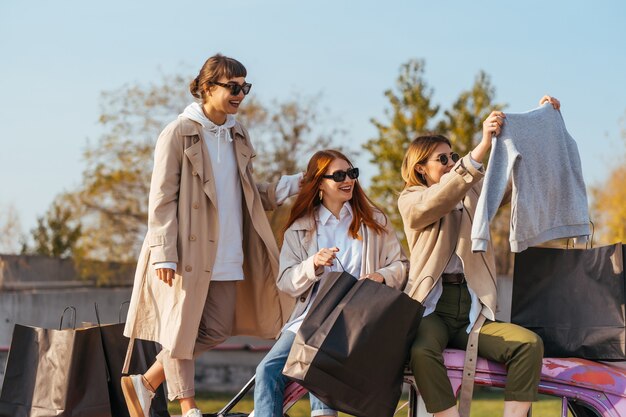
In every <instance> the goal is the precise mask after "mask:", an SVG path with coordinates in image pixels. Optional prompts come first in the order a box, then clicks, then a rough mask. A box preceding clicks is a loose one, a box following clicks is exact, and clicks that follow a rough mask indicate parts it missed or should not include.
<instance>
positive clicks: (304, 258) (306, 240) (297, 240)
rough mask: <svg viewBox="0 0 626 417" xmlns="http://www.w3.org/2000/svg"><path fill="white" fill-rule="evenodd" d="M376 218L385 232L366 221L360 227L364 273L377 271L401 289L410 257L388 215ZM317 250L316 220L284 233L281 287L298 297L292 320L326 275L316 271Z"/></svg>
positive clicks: (304, 220)
mask: <svg viewBox="0 0 626 417" xmlns="http://www.w3.org/2000/svg"><path fill="white" fill-rule="evenodd" d="M376 221H378V222H379V223H380V224H386V227H385V232H384V233H382V234H376V232H374V231H372V230H370V229H369V228H368V227H366V226H365V225H363V224H362V225H361V228H360V230H359V235H360V236H362V238H363V256H362V264H361V274H362V275H365V274H371V273H374V272H378V273H379V274H381V275H382V276H383V277H384V278H385V284H386V285H388V286H390V287H393V288H396V289H399V290H402V289H403V288H404V286H405V284H406V281H407V273H408V261H407V258H406V256H405V255H404V253H403V251H402V247H401V246H400V242H399V241H398V238H397V237H396V234H395V232H394V231H393V229H392V228H391V227H390V225H389V222H388V221H387V219H385V216H383V215H382V214H381V213H377V214H376ZM318 251H319V248H318V244H317V233H316V228H315V219H313V218H311V217H301V218H300V219H298V220H296V221H295V222H294V223H293V224H292V225H291V226H290V227H289V228H288V229H287V231H286V232H285V238H284V241H283V247H282V250H281V252H280V275H279V276H278V288H280V289H281V291H284V292H285V293H287V294H289V295H290V296H292V297H298V299H297V302H296V306H295V308H294V310H293V312H292V314H291V317H290V319H289V320H292V319H294V318H296V317H299V316H300V315H301V314H302V313H303V312H304V310H305V308H306V306H307V305H308V304H309V299H310V297H311V288H312V287H313V284H314V283H315V282H317V281H319V280H320V279H321V278H322V276H323V273H324V268H323V267H319V268H318V269H317V270H315V268H314V266H313V257H314V255H315V254H316V253H317V252H318Z"/></svg>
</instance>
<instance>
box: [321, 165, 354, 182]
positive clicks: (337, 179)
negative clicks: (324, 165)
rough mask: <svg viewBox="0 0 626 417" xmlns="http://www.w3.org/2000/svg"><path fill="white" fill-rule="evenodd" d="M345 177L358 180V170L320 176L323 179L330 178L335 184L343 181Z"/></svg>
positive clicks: (351, 169) (349, 169) (350, 169)
mask: <svg viewBox="0 0 626 417" xmlns="http://www.w3.org/2000/svg"><path fill="white" fill-rule="evenodd" d="M346 175H347V176H348V178H351V179H353V180H356V179H357V178H359V169H358V168H348V170H346V171H335V172H333V173H332V175H322V177H323V178H332V179H333V181H335V182H342V181H345V179H346Z"/></svg>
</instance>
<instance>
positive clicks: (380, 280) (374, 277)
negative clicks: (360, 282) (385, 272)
mask: <svg viewBox="0 0 626 417" xmlns="http://www.w3.org/2000/svg"><path fill="white" fill-rule="evenodd" d="M359 279H371V280H372V281H375V282H378V283H381V284H383V283H384V282H385V277H383V276H382V275H381V274H379V273H378V272H373V273H371V274H366V275H363V276H362V277H361V278H359Z"/></svg>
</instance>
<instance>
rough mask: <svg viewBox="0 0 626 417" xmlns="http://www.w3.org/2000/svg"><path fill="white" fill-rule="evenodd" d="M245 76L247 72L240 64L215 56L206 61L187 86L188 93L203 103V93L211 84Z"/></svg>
mask: <svg viewBox="0 0 626 417" xmlns="http://www.w3.org/2000/svg"><path fill="white" fill-rule="evenodd" d="M246 75H248V72H247V71H246V67H244V66H243V64H242V63H241V62H239V61H237V60H236V59H233V58H229V57H227V56H224V55H222V54H216V55H213V56H212V57H211V58H209V59H207V60H206V62H205V63H204V65H203V66H202V68H201V69H200V73H199V74H198V76H197V77H196V78H194V79H193V81H192V82H191V83H190V84H189V91H190V92H191V95H192V96H194V97H196V98H201V99H202V101H204V100H205V97H204V95H205V92H206V91H207V90H208V88H209V86H210V83H211V82H216V81H219V79H220V78H222V77H224V78H228V79H230V78H236V77H245V76H246Z"/></svg>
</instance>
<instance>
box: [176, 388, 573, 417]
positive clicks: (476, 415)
mask: <svg viewBox="0 0 626 417" xmlns="http://www.w3.org/2000/svg"><path fill="white" fill-rule="evenodd" d="M234 395H235V394H199V395H198V396H197V397H196V401H197V402H198V406H199V407H200V409H201V410H202V412H203V413H216V412H217V411H219V410H220V409H222V407H224V405H226V404H227V403H228V402H229V401H230V400H231V398H232V397H233V396H234ZM503 398H504V396H503V391H502V390H500V389H494V388H487V389H486V388H483V387H476V389H475V391H474V401H473V402H472V412H471V416H472V417H484V416H501V415H502V411H503V408H504V405H503ZM407 400H408V399H407V396H406V395H405V396H403V397H402V399H401V401H400V403H399V404H398V405H401V404H404V403H405V402H406V401H407ZM253 408H254V401H253V398H252V395H248V396H246V397H245V398H244V399H242V400H241V401H240V402H239V404H238V405H237V406H235V409H234V410H233V411H232V412H242V413H249V412H250V411H252V410H253ZM169 411H170V414H172V415H180V407H179V406H178V402H177V401H175V402H172V403H169ZM288 414H289V416H290V417H309V416H310V415H311V409H310V408H309V400H308V398H306V397H305V398H303V399H302V400H300V401H298V402H297V403H296V404H295V405H294V406H293V407H292V408H291V410H289V412H288ZM560 414H561V400H560V398H555V397H550V396H546V395H541V396H540V399H539V401H538V402H536V403H534V404H533V417H553V416H558V415H560ZM339 415H340V416H344V417H345V416H348V414H344V413H339ZM406 415H407V411H406V408H404V409H403V410H402V411H400V412H398V414H397V416H406Z"/></svg>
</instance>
